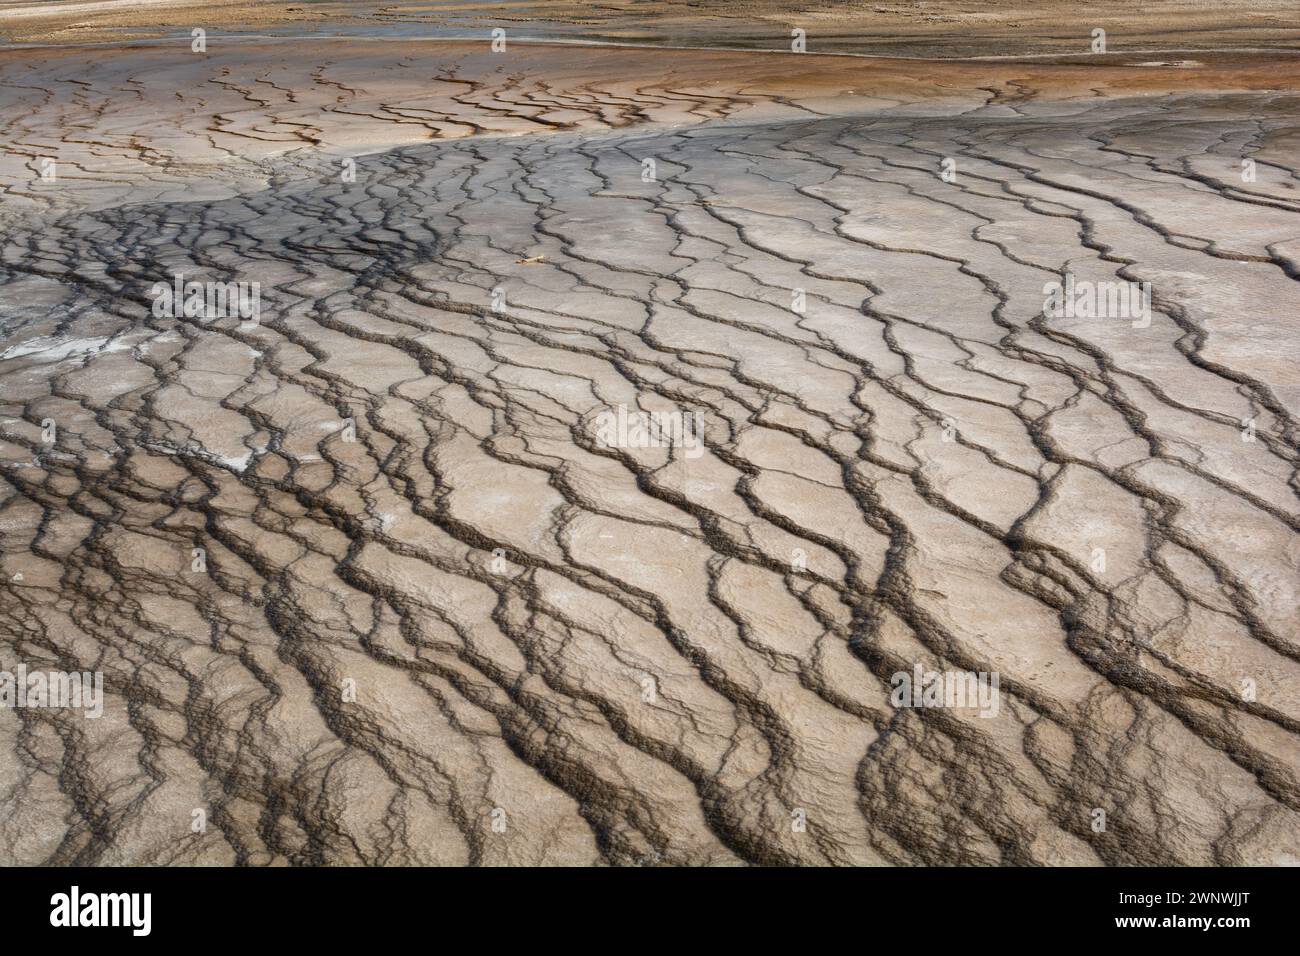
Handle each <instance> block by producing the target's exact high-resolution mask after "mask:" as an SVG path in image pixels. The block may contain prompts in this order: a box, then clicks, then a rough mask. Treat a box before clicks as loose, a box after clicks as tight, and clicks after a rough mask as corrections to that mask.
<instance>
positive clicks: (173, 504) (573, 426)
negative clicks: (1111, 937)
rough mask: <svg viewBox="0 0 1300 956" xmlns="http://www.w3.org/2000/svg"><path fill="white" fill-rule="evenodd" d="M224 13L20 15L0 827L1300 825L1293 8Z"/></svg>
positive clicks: (977, 839) (2, 173)
mask: <svg viewBox="0 0 1300 956" xmlns="http://www.w3.org/2000/svg"><path fill="white" fill-rule="evenodd" d="M208 44H209V46H208V50H207V52H206V53H205V54H203V55H195V54H193V53H192V52H191V50H190V48H189V39H188V36H187V37H185V38H183V39H181V40H179V41H176V42H170V43H169V42H159V43H150V44H141V45H138V46H130V45H128V46H126V47H121V46H95V47H85V48H80V49H79V48H50V49H40V50H24V49H18V48H10V49H7V50H5V51H3V52H0V190H2V193H0V222H2V223H3V228H4V235H3V240H0V249H2V254H0V669H3V670H4V671H5V672H10V673H13V672H16V670H17V668H18V667H19V666H20V665H21V666H22V667H25V668H27V669H28V670H29V671H44V672H51V671H58V672H76V673H94V672H98V673H100V674H102V677H103V713H102V716H98V717H96V718H91V717H90V716H89V715H88V713H87V712H85V711H84V709H83V710H78V709H76V708H71V707H65V708H59V707H40V706H26V707H22V706H6V707H0V862H4V863H8V864H14V863H18V864H37V863H52V864H74V863H76V864H120V863H146V864H194V863H198V864H235V863H240V864H284V863H292V864H450V865H462V864H522V865H533V864H600V863H606V864H640V865H652V864H660V865H713V864H717V865H737V864H745V863H750V864H755V863H758V864H885V865H889V864H894V865H897V864H953V863H959V864H1030V863H1033V864H1220V865H1224V864H1229V865H1230V864H1264V863H1297V862H1300V736H1298V735H1300V615H1298V614H1297V604H1298V600H1297V599H1298V597H1300V481H1298V479H1297V462H1298V459H1300V453H1298V450H1297V448H1298V446H1300V371H1297V368H1298V366H1297V360H1298V359H1300V337H1298V333H1300V283H1298V282H1297V280H1298V279H1300V174H1298V173H1297V155H1298V150H1300V112H1298V111H1300V95H1298V94H1297V80H1298V79H1300V59H1297V57H1296V55H1295V54H1293V53H1287V52H1284V51H1278V52H1273V53H1254V54H1249V55H1244V54H1215V53H1213V52H1197V53H1196V54H1194V57H1195V58H1194V60H1189V59H1188V57H1186V56H1177V55H1166V56H1164V57H1160V56H1157V55H1153V54H1146V53H1144V54H1141V55H1137V56H1128V57H1125V56H1123V55H1115V54H1110V55H1107V56H1105V57H1100V58H1098V59H1097V60H1096V61H1095V62H1088V63H1083V62H1080V61H1078V60H1053V59H1050V58H1049V59H1038V60H1028V59H1027V60H1017V61H1010V62H997V63H991V62H980V63H976V62H970V61H949V62H925V61H920V60H914V61H910V60H898V61H889V60H877V59H860V58H851V57H816V56H815V55H807V56H804V57H794V56H793V55H790V54H784V55H783V54H762V53H753V52H748V53H746V52H730V53H723V52H718V51H685V50H655V51H650V50H642V49H630V48H624V49H620V48H614V47H595V46H593V47H583V48H566V47H563V46H546V45H539V44H533V45H529V44H516V45H512V46H510V47H509V48H508V50H507V51H506V53H505V54H504V55H496V54H493V53H492V52H491V51H490V50H489V48H488V42H487V40H486V39H483V40H480V41H474V42H471V41H454V40H445V41H424V40H420V41H415V40H407V41H403V42H401V43H400V44H397V43H394V44H393V45H392V46H389V45H387V44H385V43H383V42H377V41H374V42H362V41H361V40H355V39H353V40H347V39H344V40H337V41H332V42H326V41H325V40H311V39H266V38H263V39H252V38H232V39H230V40H229V41H223V40H221V39H220V38H218V37H210V38H209V40H208ZM192 282H197V283H200V284H202V283H209V284H211V283H221V284H222V286H223V288H226V287H227V284H229V288H228V291H229V292H230V297H229V299H228V300H226V302H225V305H226V306H227V308H226V309H225V311H224V312H220V313H219V314H214V313H213V312H212V311H211V308H212V303H211V302H210V301H209V300H208V299H206V298H204V299H203V301H202V302H201V303H200V305H201V310H200V311H197V312H195V311H188V310H187V309H186V308H185V307H184V302H186V301H189V299H188V296H187V295H186V293H185V291H184V290H185V288H186V285H187V284H188V283H192ZM178 283H179V289H180V290H181V295H180V296H179V297H177V298H178V301H177V302H175V303H173V305H175V306H176V308H169V307H167V306H166V302H165V300H166V297H168V296H171V295H172V294H173V292H174V291H175V290H176V289H177V288H178V285H177V284H178ZM240 284H243V285H242V287H241V288H240V291H241V292H244V293H254V294H255V296H256V298H255V299H254V298H252V297H251V295H249V294H246V295H244V297H243V298H242V299H241V298H240V296H239V294H237V292H236V287H238V286H240ZM208 287H210V286H208ZM1067 287H1068V289H1069V290H1070V291H1071V292H1072V293H1073V292H1079V293H1080V294H1082V292H1081V290H1087V291H1088V292H1090V293H1091V292H1095V295H1094V296H1093V299H1092V307H1088V306H1087V304H1086V303H1084V302H1083V299H1082V298H1080V299H1079V301H1078V302H1077V303H1076V302H1075V301H1074V299H1072V300H1071V308H1069V309H1056V310H1054V309H1053V308H1052V307H1051V304H1050V302H1048V301H1047V300H1049V299H1050V298H1051V295H1052V290H1055V289H1059V290H1061V291H1062V293H1064V291H1065V290H1066V289H1067ZM1130 294H1131V295H1130ZM235 303H239V304H240V305H241V306H243V307H251V306H254V305H255V308H244V310H243V311H242V312H241V311H239V309H238V308H236V307H235ZM218 305H220V303H218ZM1076 305H1077V307H1075V306H1076ZM1103 305H1104V306H1106V307H1105V308H1103V307H1102V306H1103ZM927 675H930V676H934V675H938V676H939V678H942V677H943V676H944V675H949V676H952V675H956V676H957V677H961V676H962V675H969V676H971V677H972V678H973V679H978V680H980V681H984V683H983V684H981V689H983V690H992V692H993V695H992V697H991V698H987V699H983V700H982V701H972V700H967V701H966V705H965V706H958V705H953V704H952V701H949V700H944V699H942V695H940V699H939V700H937V702H936V701H932V700H929V699H925V700H922V697H921V688H920V687H919V686H918V687H917V688H916V696H915V697H914V696H913V694H912V693H905V694H902V695H901V696H900V694H899V688H900V686H906V683H907V681H910V680H912V679H914V678H915V679H917V681H918V684H920V683H925V682H926V681H927V680H928V679H929V678H928V677H927ZM989 680H995V681H996V683H995V684H994V686H993V687H992V688H989V687H988V683H987V682H988V681H989ZM0 689H2V688H0ZM917 703H920V704H921V706H916V704H917Z"/></svg>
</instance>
